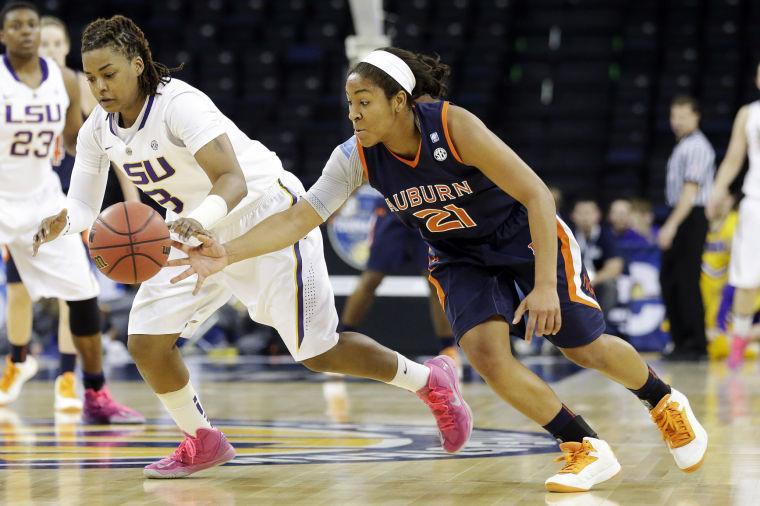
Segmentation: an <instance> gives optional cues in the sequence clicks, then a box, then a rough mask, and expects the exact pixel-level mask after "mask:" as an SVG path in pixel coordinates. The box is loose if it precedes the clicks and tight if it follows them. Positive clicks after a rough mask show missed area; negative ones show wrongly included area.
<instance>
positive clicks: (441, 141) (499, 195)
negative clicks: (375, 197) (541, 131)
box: [358, 101, 532, 263]
mask: <svg viewBox="0 0 760 506" xmlns="http://www.w3.org/2000/svg"><path fill="white" fill-rule="evenodd" d="M448 106H449V103H448V102H444V101H437V102H426V103H416V104H415V115H416V117H417V120H418V122H419V128H420V132H421V135H422V138H421V141H420V147H419V150H418V152H417V156H416V157H415V159H414V160H405V159H402V158H400V157H398V156H397V155H395V154H394V153H392V152H391V151H390V150H388V148H387V147H386V146H385V145H384V144H377V145H375V146H372V147H369V148H365V147H362V146H361V145H359V146H358V150H359V156H360V159H361V162H362V165H363V167H364V170H365V172H366V175H367V179H368V180H369V183H370V185H372V186H373V187H374V188H376V189H377V190H378V191H380V193H382V194H383V196H384V197H385V201H386V203H387V204H388V208H389V209H390V210H391V211H392V212H393V213H394V214H395V215H396V216H397V217H398V218H400V219H401V221H402V222H404V224H405V225H407V226H409V227H412V228H416V229H419V231H420V234H421V235H422V237H423V238H424V239H425V241H426V242H427V243H428V244H429V245H430V246H431V247H432V248H433V250H434V251H433V252H434V254H436V255H438V254H444V255H446V256H462V255H464V256H468V252H469V253H473V249H479V248H476V246H477V245H478V244H481V245H482V244H484V243H488V242H492V239H494V238H495V237H498V238H500V239H509V238H510V237H512V236H514V235H515V234H523V233H527V225H528V218H527V210H526V209H525V207H524V206H522V204H520V203H519V202H517V201H516V200H515V199H513V198H512V197H511V196H509V195H508V194H506V193H505V192H504V191H503V190H501V188H499V187H498V186H496V184H494V183H493V181H491V180H490V179H488V177H486V175H485V174H483V173H482V172H481V171H480V170H479V169H478V168H476V167H472V166H469V165H465V164H464V163H463V162H462V160H461V158H460V157H459V154H458V153H457V151H456V148H455V147H454V145H453V143H452V142H451V140H450V136H449V132H448V128H447V123H446V113H447V110H448ZM527 237H529V236H527ZM498 242H500V243H502V244H503V241H498ZM487 249H491V248H487ZM496 249H498V248H496ZM525 249H526V251H525V255H524V256H525V260H532V254H531V252H530V251H529V250H528V249H527V248H525ZM478 256H481V255H478ZM520 256H521V257H522V256H523V255H520ZM481 260H483V259H481ZM486 263H490V262H486Z"/></svg>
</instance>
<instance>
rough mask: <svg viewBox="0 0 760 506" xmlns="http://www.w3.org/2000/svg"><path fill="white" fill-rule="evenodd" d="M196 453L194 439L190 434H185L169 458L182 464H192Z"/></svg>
mask: <svg viewBox="0 0 760 506" xmlns="http://www.w3.org/2000/svg"><path fill="white" fill-rule="evenodd" d="M196 453H197V450H196V448H195V440H194V439H193V438H191V437H190V436H187V437H185V440H184V441H182V442H181V443H180V444H179V446H178V447H177V449H176V450H174V453H173V454H172V455H171V457H169V458H170V459H172V460H174V461H176V462H181V463H183V464H192V463H193V461H194V460H195V455H196Z"/></svg>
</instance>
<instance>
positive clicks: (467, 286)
mask: <svg viewBox="0 0 760 506" xmlns="http://www.w3.org/2000/svg"><path fill="white" fill-rule="evenodd" d="M559 242H560V248H559V251H558V255H557V293H558V295H559V301H560V310H561V312H562V327H561V329H560V331H559V332H558V333H557V334H556V335H554V336H545V337H546V339H548V340H549V341H551V342H552V343H553V344H554V345H555V346H557V347H559V348H575V347H578V346H583V345H586V344H589V343H591V342H593V341H595V340H596V339H597V338H598V337H599V336H601V335H602V333H604V331H605V328H606V326H605V322H604V316H603V314H602V311H601V310H600V309H599V304H598V303H597V302H596V299H595V298H594V294H593V289H592V288H591V283H590V281H589V278H588V275H587V274H586V271H585V269H584V268H583V264H582V263H581V261H580V249H579V248H578V249H575V248H572V244H571V243H574V242H575V239H574V238H573V237H572V235H571V234H570V235H569V237H568V235H565V237H562V235H560V237H559ZM575 247H576V248H577V244H575ZM573 249H575V251H573ZM430 278H431V282H432V283H433V285H434V286H435V287H436V289H437V291H438V299H439V300H440V301H441V304H442V305H443V307H444V309H445V311H446V316H447V317H448V320H449V323H450V324H451V328H452V329H453V331H454V336H455V337H456V340H457V343H458V342H459V340H460V339H461V338H462V336H463V335H464V334H465V333H467V331H468V330H470V329H472V328H473V327H475V326H477V325H479V324H480V323H483V322H485V321H486V320H488V319H489V318H491V317H493V316H502V317H503V318H504V319H505V320H506V321H507V322H508V323H509V324H510V325H511V324H512V319H513V318H514V313H515V310H516V309H517V306H518V305H519V304H520V295H519V293H520V292H522V293H523V294H525V295H527V294H528V293H529V292H530V291H531V290H532V289H533V281H534V263H533V262H522V263H519V264H514V265H508V266H483V265H476V264H472V263H465V262H456V261H453V262H443V263H439V264H437V265H435V266H434V267H433V269H432V271H431V272H430ZM518 290H519V291H518ZM515 333H517V332H515ZM523 334H524V331H523V332H522V333H519V334H518V335H523Z"/></svg>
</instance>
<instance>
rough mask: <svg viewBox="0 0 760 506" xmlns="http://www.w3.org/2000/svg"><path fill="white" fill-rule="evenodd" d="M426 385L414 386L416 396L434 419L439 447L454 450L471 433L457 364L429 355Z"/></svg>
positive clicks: (463, 442)
mask: <svg viewBox="0 0 760 506" xmlns="http://www.w3.org/2000/svg"><path fill="white" fill-rule="evenodd" d="M425 365H426V366H428V367H429V368H430V379H428V385H427V386H426V387H423V388H421V389H419V390H417V397H419V398H420V399H422V402H424V403H425V404H427V405H428V407H429V408H430V411H432V412H433V416H435V421H436V422H437V423H438V431H439V432H440V435H441V444H443V449H444V450H446V451H447V452H449V453H456V452H458V451H459V450H461V449H462V447H464V445H465V444H467V441H469V440H470V435H471V434H472V411H471V410H470V406H468V405H467V403H466V402H465V400H464V399H463V398H462V394H461V393H459V378H458V374H457V366H456V364H455V363H454V361H453V360H452V359H451V358H450V357H447V356H444V355H439V356H437V357H435V358H431V359H430V360H428V361H427V362H425Z"/></svg>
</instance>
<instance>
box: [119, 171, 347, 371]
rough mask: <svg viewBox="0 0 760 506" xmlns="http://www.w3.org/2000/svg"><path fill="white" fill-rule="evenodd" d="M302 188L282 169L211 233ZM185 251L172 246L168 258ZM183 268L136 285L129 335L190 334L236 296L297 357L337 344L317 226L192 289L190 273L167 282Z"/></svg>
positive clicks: (250, 218)
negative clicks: (233, 217) (254, 198)
mask: <svg viewBox="0 0 760 506" xmlns="http://www.w3.org/2000/svg"><path fill="white" fill-rule="evenodd" d="M303 193H305V191H304V188H303V186H302V185H301V183H300V181H299V180H298V179H297V178H296V177H295V176H293V175H292V174H290V173H287V172H285V173H283V175H282V176H281V177H280V180H279V182H278V183H277V184H276V185H274V186H273V187H272V188H271V189H270V190H269V191H268V192H266V193H265V194H264V196H262V197H261V198H260V199H258V200H257V201H256V202H253V203H252V204H251V205H250V206H249V208H248V210H245V211H244V212H243V214H242V215H241V217H240V220H238V221H236V222H234V223H233V224H232V225H226V226H225V227H224V228H223V229H221V230H220V229H216V228H214V229H213V230H212V232H214V234H215V235H216V236H217V238H218V239H219V240H220V241H222V242H226V241H229V240H231V239H234V238H235V237H238V236H240V235H242V234H243V233H245V232H247V231H248V230H250V229H251V228H252V227H253V226H254V225H256V224H257V223H259V222H260V221H262V220H264V219H265V218H267V217H268V216H271V215H272V214H275V213H278V212H280V211H284V210H286V209H288V208H289V207H291V206H292V205H293V204H295V202H296V200H297V199H299V198H301V197H300V196H301V195H302V194H303ZM182 256H185V255H184V253H182V252H181V251H179V250H177V249H175V248H172V251H171V254H170V256H169V258H180V257H182ZM185 268H186V267H172V268H165V269H162V270H161V271H160V272H159V273H158V274H157V275H156V276H155V277H153V278H151V279H149V280H148V281H146V282H144V283H143V284H142V285H141V286H140V289H139V290H138V292H137V295H136V296H135V300H134V303H133V305H132V311H131V313H130V315H129V333H130V334H148V335H160V334H176V333H179V334H180V335H181V336H182V337H190V336H192V334H193V332H194V331H195V330H196V329H197V327H198V326H199V325H200V324H201V323H203V322H204V321H205V320H206V319H207V318H208V317H209V316H211V314H212V313H213V312H214V311H216V310H217V309H218V308H219V307H221V306H222V305H224V304H225V303H226V302H227V301H228V300H229V299H230V298H231V297H232V296H233V295H234V296H235V297H237V298H238V299H239V300H240V301H241V302H242V303H243V304H245V306H246V307H247V308H248V314H249V315H250V317H251V318H252V319H253V320H255V321H257V322H259V323H262V324H264V325H269V326H271V327H274V328H275V329H276V330H277V332H278V333H279V334H280V337H281V338H282V340H283V341H284V342H285V345H286V346H287V348H288V351H289V352H290V354H291V355H292V356H293V358H295V359H296V360H297V361H303V360H305V359H308V358H311V357H315V356H317V355H320V354H322V353H324V352H326V351H327V350H329V349H330V348H332V347H333V346H335V344H336V343H337V342H338V334H337V333H336V328H337V326H338V313H337V311H336V310H335V301H334V295H333V290H332V285H331V284H330V278H329V276H328V274H327V265H326V264H325V258H324V252H323V249H322V234H321V232H320V230H319V229H315V230H312V231H311V232H309V234H308V235H307V236H306V237H304V238H303V239H301V240H300V241H298V242H297V243H296V244H294V245H293V246H289V247H287V248H285V249H282V250H280V251H276V252H273V253H269V254H267V255H262V256H260V257H256V258H250V259H247V260H243V261H241V262H237V263H235V264H232V265H229V266H227V267H226V268H225V269H224V270H223V271H222V272H219V273H217V274H215V275H213V276H211V277H209V278H208V279H206V281H205V283H204V284H203V287H202V288H201V291H200V292H199V293H198V294H197V295H193V294H192V291H193V288H194V286H195V282H196V277H195V276H190V277H189V278H187V279H185V280H183V281H180V282H179V283H177V284H174V285H173V284H171V283H170V281H169V280H170V279H171V278H172V277H174V276H176V275H177V274H178V273H180V272H182V271H183V270H184V269H185Z"/></svg>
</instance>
